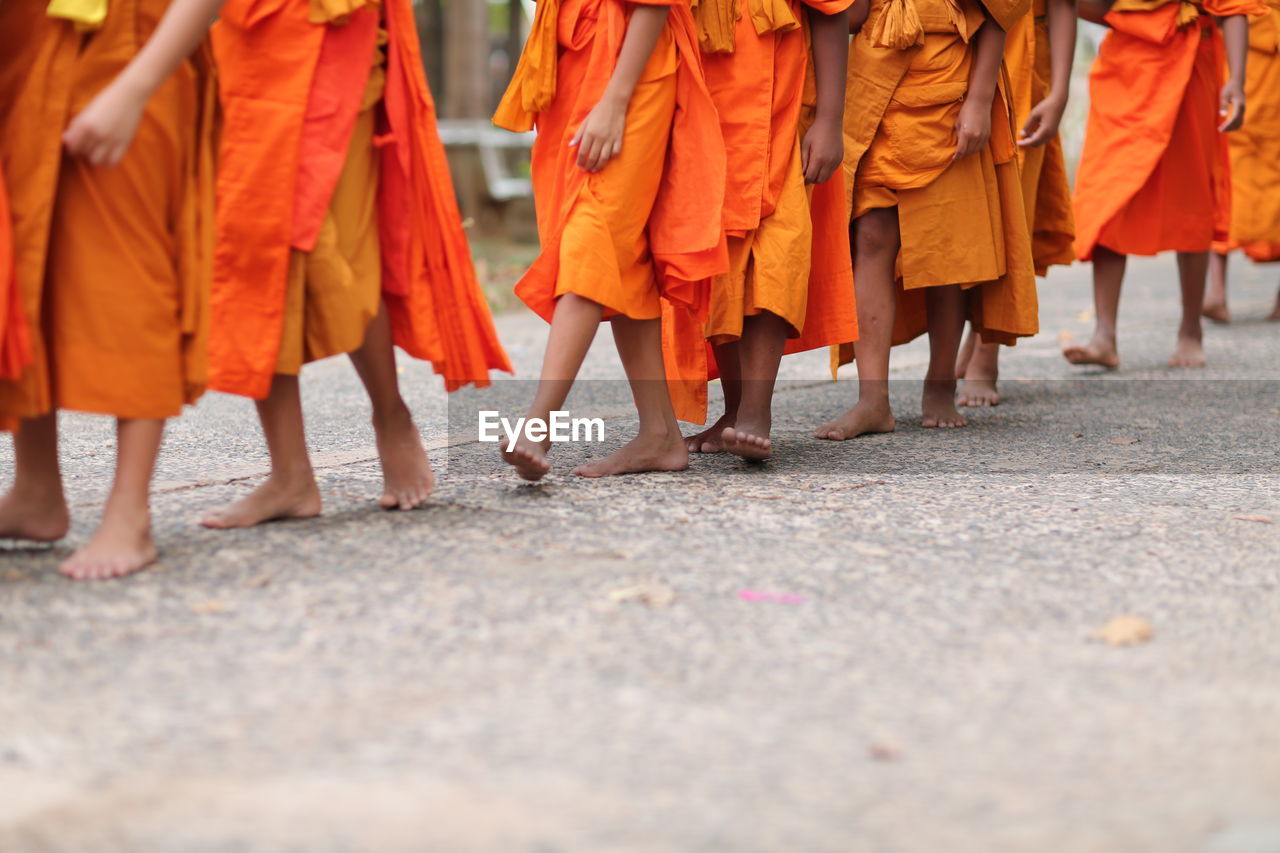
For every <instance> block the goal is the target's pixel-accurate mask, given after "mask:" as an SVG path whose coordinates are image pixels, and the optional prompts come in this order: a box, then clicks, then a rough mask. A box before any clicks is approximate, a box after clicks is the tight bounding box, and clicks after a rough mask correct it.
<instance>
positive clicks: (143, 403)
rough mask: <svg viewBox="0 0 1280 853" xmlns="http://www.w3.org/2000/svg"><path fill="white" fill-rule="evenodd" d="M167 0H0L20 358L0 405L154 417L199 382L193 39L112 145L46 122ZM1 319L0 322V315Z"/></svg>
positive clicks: (2, 139)
mask: <svg viewBox="0 0 1280 853" xmlns="http://www.w3.org/2000/svg"><path fill="white" fill-rule="evenodd" d="M167 7H168V0H115V2H112V3H111V6H110V10H109V12H108V14H107V16H106V18H105V19H104V21H103V23H102V26H101V28H100V29H99V30H97V31H96V32H93V33H84V32H81V31H80V30H79V29H77V27H76V25H75V24H74V23H72V22H71V21H67V20H62V19H56V18H51V17H49V16H48V15H47V14H46V13H45V8H44V4H42V3H33V2H5V3H0V169H3V171H4V173H5V178H6V180H7V182H8V189H9V193H10V204H11V212H12V219H13V245H14V264H15V266H14V268H15V272H16V280H17V291H18V295H19V296H20V298H21V311H22V314H23V321H24V322H25V326H26V329H27V332H28V337H29V355H30V361H29V363H27V364H26V365H25V367H23V368H22V369H21V373H20V375H19V376H18V377H17V378H16V379H6V380H3V381H0V420H3V421H4V422H5V424H6V425H8V426H13V424H14V422H15V421H16V420H17V419H20V418H30V417H34V416H38V415H43V414H46V413H48V412H51V411H53V410H55V409H74V410H78V411H84V412H95V413H100V414H108V415H115V416H117V417H121V418H149V419H151V418H167V417H171V416H173V415H177V414H179V413H180V412H181V410H182V407H183V404H184V403H190V402H193V401H194V400H195V399H196V398H197V397H199V395H200V394H201V393H202V391H203V390H204V387H205V384H206V361H205V346H204V344H205V334H204V333H205V329H206V326H207V321H208V311H207V301H208V274H209V260H210V248H211V247H210V238H211V235H212V204H213V183H212V180H213V145H212V138H213V137H212V131H213V114H214V106H215V99H214V96H213V90H212V80H213V78H212V75H211V73H210V71H209V63H208V57H207V54H206V53H204V52H200V53H198V54H197V55H196V56H195V57H194V58H193V59H191V60H188V61H186V62H184V63H183V64H182V65H181V66H180V67H179V68H178V69H177V71H176V72H175V73H174V74H173V75H171V76H170V78H169V79H168V80H166V81H165V82H164V83H163V84H161V86H160V88H159V89H158V90H157V91H156V93H155V94H154V95H153V96H152V97H151V99H150V100H149V101H148V103H147V105H146V107H145V109H144V112H143V116H142V120H141V122H140V123H139V125H138V130H137V134H136V136H135V138H134V140H133V143H132V145H131V146H130V148H129V150H128V152H127V153H126V154H125V156H124V159H123V160H122V161H121V162H120V164H119V165H117V166H115V167H112V168H95V167H93V166H90V165H89V164H88V163H87V162H85V161H84V160H82V159H80V158H76V157H71V156H69V155H67V154H65V152H64V149H63V146H62V138H61V135H62V131H63V130H64V129H65V128H66V127H67V125H68V124H69V123H70V121H71V119H72V118H73V117H74V116H75V115H77V114H78V113H79V112H80V111H81V110H83V109H84V108H85V107H86V106H88V104H89V102H90V101H91V100H92V99H93V98H94V96H96V95H97V94H98V93H99V92H100V91H101V90H102V89H103V88H104V87H105V86H106V85H107V84H108V83H110V82H111V81H112V80H113V79H114V78H115V76H116V75H117V74H119V73H120V72H121V71H122V70H124V68H125V66H126V65H128V63H129V62H130V61H131V60H132V59H133V58H134V56H136V55H137V53H138V50H139V48H140V47H141V45H142V44H144V43H145V41H146V39H147V38H148V37H149V36H150V35H151V33H152V32H153V31H154V30H155V28H156V26H157V25H158V24H159V21H160V19H161V17H162V16H163V15H164V13H165V11H166V9H167ZM6 325H7V324H6Z"/></svg>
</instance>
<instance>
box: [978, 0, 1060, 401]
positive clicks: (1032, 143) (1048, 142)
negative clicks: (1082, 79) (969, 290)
mask: <svg viewBox="0 0 1280 853" xmlns="http://www.w3.org/2000/svg"><path fill="white" fill-rule="evenodd" d="M1075 52H1076V4H1075V0H1033V2H1032V8H1031V12H1030V13H1029V14H1028V15H1026V16H1024V17H1022V18H1020V19H1019V20H1018V22H1017V23H1016V24H1014V25H1013V27H1012V28H1011V29H1010V30H1009V32H1008V34H1007V37H1006V39H1005V47H1004V61H1005V67H1006V69H1008V73H1009V79H1010V82H1011V83H1012V89H1013V105H1014V107H1013V114H1014V116H1015V117H1016V119H1017V120H1018V121H1019V122H1020V123H1021V125H1022V129H1021V130H1020V131H1019V133H1018V162H1019V164H1020V165H1021V167H1022V197H1023V200H1024V202H1025V204H1026V211H1027V227H1028V228H1029V229H1030V231H1031V256H1032V259H1033V260H1034V261H1035V267H1036V275H1041V276H1042V275H1045V274H1047V273H1048V271H1049V267H1050V266H1053V265H1055V264H1064V265H1069V264H1070V263H1071V262H1072V261H1074V260H1075V252H1074V251H1072V248H1071V242H1072V239H1073V238H1074V237H1075V222H1074V221H1073V217H1072V215H1071V185H1070V183H1069V181H1068V180H1067V165H1066V161H1065V159H1064V158H1063V154H1062V138H1061V137H1060V136H1059V135H1058V126H1059V124H1061V122H1062V113H1063V111H1064V110H1066V108H1067V93H1068V90H1069V89H1070V88H1071V67H1072V64H1073V60H1074V59H1075ZM976 337H977V336H976V335H974V334H973V333H970V335H969V337H968V339H967V340H966V341H965V343H964V347H963V349H962V350H961V354H960V370H959V373H960V377H961V378H962V379H963V380H964V381H963V383H961V385H960V393H959V395H958V397H957V402H958V403H959V404H960V405H962V406H996V405H999V403H1000V392H999V389H998V388H997V387H996V380H997V379H998V378H999V375H1000V345H999V344H994V343H980V342H978V341H977V340H976Z"/></svg>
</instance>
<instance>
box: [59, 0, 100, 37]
mask: <svg viewBox="0 0 1280 853" xmlns="http://www.w3.org/2000/svg"><path fill="white" fill-rule="evenodd" d="M45 14H47V15H48V16H49V17H50V18H65V19H66V20H68V21H72V22H74V23H75V25H76V29H77V30H96V29H100V28H101V27H102V22H103V21H105V20H106V19H107V0H49V5H48V6H47V7H46V8H45Z"/></svg>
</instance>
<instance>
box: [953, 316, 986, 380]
mask: <svg viewBox="0 0 1280 853" xmlns="http://www.w3.org/2000/svg"><path fill="white" fill-rule="evenodd" d="M980 341H981V338H980V337H979V335H978V333H977V331H976V330H975V329H974V328H973V326H970V327H969V334H967V335H965V336H964V343H962V344H960V355H959V356H958V357H957V358H956V379H964V377H965V374H966V373H967V372H968V371H969V359H971V358H973V350H974V348H975V347H976V346H977V345H978V343H979V342H980Z"/></svg>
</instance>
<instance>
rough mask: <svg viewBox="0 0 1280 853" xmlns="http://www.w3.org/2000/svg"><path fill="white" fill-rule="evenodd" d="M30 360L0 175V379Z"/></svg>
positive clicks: (12, 374) (6, 199) (6, 197)
mask: <svg viewBox="0 0 1280 853" xmlns="http://www.w3.org/2000/svg"><path fill="white" fill-rule="evenodd" d="M30 363H31V341H30V339H29V338H28V336H27V318H26V315H25V314H24V313H23V311H22V296H21V293H20V292H19V291H18V281H17V279H16V278H15V277H14V269H13V223H12V222H11V221H10V218H9V194H8V192H7V191H6V190H5V185H4V175H3V174H0V379H17V378H18V377H19V376H21V375H22V369H23V368H24V367H26V366H27V365H28V364H30Z"/></svg>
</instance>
